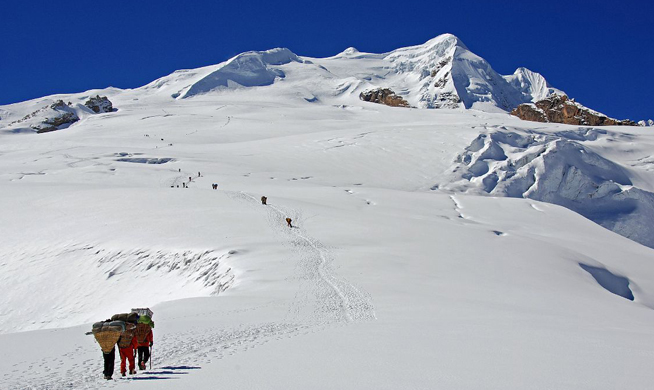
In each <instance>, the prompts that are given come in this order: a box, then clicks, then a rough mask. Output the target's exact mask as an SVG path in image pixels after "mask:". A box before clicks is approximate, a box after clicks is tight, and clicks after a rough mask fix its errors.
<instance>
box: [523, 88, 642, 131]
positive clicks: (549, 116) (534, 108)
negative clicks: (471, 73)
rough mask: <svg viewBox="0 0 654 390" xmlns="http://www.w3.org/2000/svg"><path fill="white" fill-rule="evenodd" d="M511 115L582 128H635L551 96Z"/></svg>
mask: <svg viewBox="0 0 654 390" xmlns="http://www.w3.org/2000/svg"><path fill="white" fill-rule="evenodd" d="M511 115H514V116H517V117H518V118H520V119H523V120H527V121H533V122H546V123H564V124H567V125H582V126H636V125H637V124H636V122H634V121H632V120H629V119H624V120H619V119H614V118H609V117H608V116H606V115H604V114H602V113H599V112H597V111H594V110H591V109H590V108H588V107H585V106H583V105H581V104H579V103H577V102H575V101H574V99H569V98H568V96H566V95H559V94H553V95H551V96H549V97H547V98H545V99H542V100H539V101H537V102H535V103H523V104H520V105H519V106H518V107H516V108H515V109H513V111H511Z"/></svg>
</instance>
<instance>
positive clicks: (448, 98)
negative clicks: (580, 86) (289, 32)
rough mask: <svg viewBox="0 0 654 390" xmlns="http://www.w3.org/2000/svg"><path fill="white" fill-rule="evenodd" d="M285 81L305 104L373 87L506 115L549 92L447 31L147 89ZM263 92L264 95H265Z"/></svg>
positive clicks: (245, 57) (282, 53) (274, 59)
mask: <svg viewBox="0 0 654 390" xmlns="http://www.w3.org/2000/svg"><path fill="white" fill-rule="evenodd" d="M282 80H283V81H284V84H285V85H290V86H291V87H290V88H291V89H293V90H295V92H302V93H305V94H309V95H311V96H312V97H315V98H316V99H313V98H312V97H310V98H309V99H310V100H313V101H318V100H329V99H342V98H347V97H350V98H352V97H354V98H356V97H357V96H359V94H360V93H361V92H364V91H366V90H371V89H390V90H392V91H393V92H394V93H396V94H397V95H399V96H400V97H401V98H402V99H404V100H405V101H407V102H408V103H409V104H410V105H411V106H412V107H417V108H474V109H479V110H483V111H491V112H502V111H507V112H508V111H511V110H512V109H513V108H515V107H517V106H518V105H519V104H521V103H528V102H535V101H537V100H540V99H543V98H545V97H547V96H549V95H550V94H552V93H562V92H561V91H560V90H558V89H555V88H552V87H551V86H550V85H549V84H548V83H547V81H546V80H545V79H544V78H543V76H541V75H540V74H538V73H536V72H532V71H530V70H528V69H526V68H518V70H516V72H515V73H514V74H513V75H508V76H502V75H500V74H498V73H497V72H496V71H495V70H493V68H492V67H491V65H490V64H489V63H488V62H487V61H486V60H484V59H483V58H482V57H480V56H478V55H476V54H474V53H473V52H471V51H470V50H469V49H468V47H467V46H466V45H465V44H464V43H463V42H462V41H461V40H460V39H459V38H458V37H456V36H454V35H452V34H443V35H439V36H437V37H435V38H433V39H430V40H429V41H427V42H425V43H423V44H421V45H416V46H409V47H404V48H399V49H396V50H393V51H390V52H388V53H381V54H375V53H364V52H360V51H359V50H357V49H355V48H353V47H350V48H347V49H346V50H344V51H343V52H341V53H339V54H337V55H335V56H333V57H328V58H309V57H300V56H298V55H296V54H295V53H293V52H291V51H290V50H288V49H285V48H277V49H271V50H267V51H252V52H246V53H242V54H239V55H237V56H235V57H233V58H231V59H230V60H228V61H225V62H223V63H220V64H217V65H213V66H208V67H205V68H199V69H194V70H183V71H177V72H174V73H173V74H171V75H169V76H166V77H163V78H161V79H159V80H156V81H155V82H153V83H151V84H148V85H147V86H145V87H144V88H147V89H154V90H156V91H157V92H160V91H161V90H165V91H166V92H170V90H171V89H172V90H174V91H173V92H172V93H170V94H169V95H170V96H171V97H172V98H175V99H185V98H191V97H195V96H198V95H203V94H207V93H225V92H226V91H229V90H235V89H241V88H252V87H269V86H272V85H274V84H275V83H276V82H280V81H282ZM262 93H265V92H262Z"/></svg>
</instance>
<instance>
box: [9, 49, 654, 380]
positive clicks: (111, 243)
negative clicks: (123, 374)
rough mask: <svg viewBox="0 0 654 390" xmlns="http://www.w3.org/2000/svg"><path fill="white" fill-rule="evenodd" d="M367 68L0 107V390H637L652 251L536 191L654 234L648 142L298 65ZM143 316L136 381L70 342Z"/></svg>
mask: <svg viewBox="0 0 654 390" xmlns="http://www.w3.org/2000/svg"><path fill="white" fill-rule="evenodd" d="M361 55H363V54H360V53H357V52H356V51H355V50H349V51H347V52H344V53H342V54H341V55H339V56H337V57H332V58H331V59H325V60H319V59H310V60H307V59H303V60H302V61H304V62H298V61H290V62H288V63H285V64H283V65H274V64H269V63H266V64H264V68H265V69H275V67H281V68H282V69H281V70H282V71H283V72H284V75H285V77H284V78H283V79H279V78H276V79H275V81H274V82H273V83H272V84H269V85H262V86H250V87H237V88H233V86H232V87H229V83H227V84H228V87H229V88H217V89H213V88H209V89H207V91H209V92H206V93H201V94H196V95H194V96H188V97H187V98H183V96H185V95H184V94H185V93H187V92H188V91H190V86H192V85H196V84H197V83H198V82H199V81H200V80H204V79H206V77H207V76H209V75H210V74H215V72H216V71H218V70H219V69H220V67H219V66H213V67H207V68H203V69H199V70H193V71H187V72H176V73H174V74H173V75H171V76H167V77H166V78H162V79H160V80H158V81H157V82H154V83H151V84H149V85H148V86H145V87H143V88H140V89H135V90H128V91H119V90H108V91H105V92H104V93H105V94H107V95H108V96H109V98H110V99H111V100H112V102H113V103H114V107H116V108H118V111H117V112H113V113H106V114H97V115H89V116H87V117H84V118H82V119H81V120H80V121H79V122H78V123H76V124H74V125H72V126H70V127H69V128H68V129H65V130H61V131H55V132H51V133H45V134H39V135H36V134H33V133H26V132H16V131H13V130H12V129H14V127H12V126H9V125H8V124H7V123H8V122H5V120H6V121H9V122H11V121H13V120H14V119H11V118H16V117H18V118H21V117H23V116H24V115H26V114H27V113H29V112H32V111H33V110H34V107H40V106H45V105H47V103H48V102H51V101H53V99H58V98H64V99H65V100H66V101H69V100H70V101H72V103H73V104H76V103H77V102H79V101H83V100H84V99H85V98H86V97H87V96H89V95H91V94H93V95H94V96H95V94H97V93H98V92H99V93H100V94H103V92H102V91H93V92H89V93H84V94H76V95H66V96H61V97H48V98H44V99H39V100H36V101H31V102H25V103H20V104H16V105H11V106H5V107H2V108H1V109H2V112H3V113H5V114H3V115H0V116H2V121H3V122H1V123H2V126H3V129H6V130H7V131H2V130H0V167H1V168H2V169H1V170H0V211H1V212H2V215H3V222H2V224H1V225H0V240H1V242H2V245H1V246H0V256H1V257H0V258H1V260H0V331H1V332H2V334H0V350H2V351H11V357H10V358H6V359H2V360H0V384H1V386H0V387H2V388H9V389H24V388H32V389H63V388H75V389H77V388H122V387H126V386H129V387H130V388H139V389H141V388H143V389H147V388H157V389H165V388H180V387H188V388H197V389H204V388H206V389H213V388H216V387H225V388H229V389H250V388H266V389H307V388H311V389H334V388H346V389H433V388H457V389H480V388H484V389H525V388H529V389H551V388H576V389H614V388H632V389H648V388H649V387H650V384H651V383H652V381H653V380H654V373H653V372H652V370H651V369H650V366H651V359H652V347H654V330H653V329H652V326H651V324H652V321H653V320H654V310H652V308H654V251H653V250H652V249H651V248H649V247H646V246H643V245H641V244H638V243H636V242H635V241H633V240H630V239H627V238H625V237H622V236H620V235H618V234H616V233H614V232H611V231H610V230H608V229H605V228H603V227H601V226H600V225H598V224H596V223H594V222H592V221H591V220H589V219H586V218H584V217H583V216H581V215H580V214H577V213H575V212H573V211H571V210H570V209H568V208H564V207H561V206H558V205H555V204H550V203H544V202H541V201H539V200H543V201H547V202H554V203H559V204H563V205H564V206H566V207H570V208H572V209H574V207H573V206H575V205H580V209H579V210H578V212H579V213H582V214H584V210H586V208H584V207H591V206H592V204H593V203H592V202H591V200H592V199H593V198H597V197H599V198H600V199H602V202H603V203H602V205H603V207H604V206H606V207H609V208H607V209H606V210H607V211H610V212H611V213H613V214H611V213H608V217H612V218H613V219H610V218H609V219H603V220H598V222H599V223H603V221H609V220H610V221H612V222H611V223H612V224H613V225H612V226H607V227H610V228H613V227H614V226H617V225H618V224H620V223H623V224H624V226H631V227H633V226H637V224H640V225H641V226H642V229H643V231H644V232H651V229H652V226H651V222H648V221H647V220H641V219H639V218H640V216H639V215H640V214H639V212H640V210H642V209H641V208H639V207H646V206H644V205H647V204H648V203H647V200H643V199H648V198H647V197H648V196H649V195H647V194H649V193H651V192H652V191H653V190H654V176H653V169H654V159H653V158H652V155H653V154H654V153H653V151H654V145H653V143H654V137H653V135H652V133H651V131H648V130H647V128H642V127H631V128H621V127H606V128H602V129H601V130H600V129H591V128H586V127H584V128H578V127H573V126H566V125H555V124H540V123H537V124H535V123H530V122H523V121H520V120H518V119H517V118H513V117H510V116H508V115H507V114H501V113H499V114H498V113H487V112H481V111H477V110H466V111H464V110H415V109H402V108H391V107H386V106H382V105H375V104H371V103H365V102H361V101H359V100H358V98H357V97H356V95H355V94H338V93H333V94H331V95H330V94H328V93H327V92H326V91H330V88H332V87H338V85H336V84H330V83H332V81H330V80H331V79H328V78H325V79H321V78H315V77H314V75H315V74H314V73H313V72H314V70H315V71H316V72H323V73H324V74H329V73H339V72H340V73H342V74H345V73H348V72H350V73H351V74H355V73H356V70H355V69H359V68H357V67H353V66H354V65H352V66H350V68H349V69H348V66H349V65H347V63H346V61H349V60H346V59H345V58H346V57H347V58H351V57H355V56H361ZM363 56H364V57H365V55H363ZM338 58H341V60H339V59H338ZM307 61H308V62H311V63H307ZM365 61H368V62H369V63H370V64H374V63H376V61H378V60H377V59H374V58H371V57H366V59H365ZM357 64H358V63H357ZM305 66H310V67H311V68H310V69H311V71H305V69H307V68H305ZM321 67H322V68H321ZM257 69H259V68H257ZM358 83H359V82H355V81H354V79H353V80H352V84H351V88H361V87H362V85H363V84H365V82H361V84H358ZM355 85H356V86H355ZM182 86H186V87H189V88H186V89H184V88H181V87H182ZM344 88H346V87H344ZM347 88H350V87H347ZM347 88H346V89H347ZM320 91H323V92H320ZM175 93H179V95H178V96H177V98H173V97H171V95H173V94H175ZM5 117H6V118H7V119H5ZM556 156H560V158H555V157H556ZM198 173H200V174H201V176H199V175H198ZM493 174H494V176H493ZM189 178H190V179H191V181H190V182H189ZM182 183H189V185H188V187H189V188H182ZM212 183H218V190H212V189H211V184H212ZM529 183H531V184H530V185H528V184H529ZM575 185H576V186H575ZM178 186H179V187H178ZM556 186H559V187H556ZM555 187H556V190H554V189H555ZM489 193H490V195H491V196H487V195H488V194H489ZM620 194H622V195H620ZM633 194H646V195H643V197H642V198H639V199H638V200H636V201H632V200H630V199H632V198H633V197H632V195H633ZM262 195H266V196H268V203H269V204H268V206H263V205H261V204H260V201H259V198H260V196H262ZM591 195H592V196H591ZM621 196H622V198H620V197H621ZM633 196H635V195H633ZM639 196H640V195H639ZM557 200H561V201H560V202H557ZM616 202H617V203H616ZM625 202H626V203H629V204H630V205H634V204H635V205H638V207H636V209H635V210H631V212H630V213H624V212H622V211H623V209H622V208H621V205H623V204H625ZM639 202H640V203H639ZM595 211H599V210H595ZM584 215H586V214H584ZM629 216H631V218H632V219H631V220H630V219H629V218H630V217H629ZM286 217H290V218H292V219H293V224H294V225H295V226H296V227H295V228H293V229H290V228H288V227H287V226H286V224H285V222H284V218H286ZM587 217H588V218H594V215H587ZM629 221H631V222H629ZM633 221H636V222H635V223H636V225H634V224H633V223H634V222H633ZM650 221H651V220H650ZM629 223H631V225H630V224H629ZM605 226H606V224H605ZM621 226H622V225H621ZM616 230H618V231H619V232H620V233H622V234H624V235H626V236H629V235H630V234H632V233H633V234H636V233H637V229H632V230H628V231H627V230H624V231H620V229H616ZM632 238H634V239H638V237H632ZM138 306H150V307H152V308H153V309H154V311H155V316H154V320H155V322H156V328H155V345H154V359H153V360H154V362H153V367H152V370H147V371H146V372H141V373H139V374H138V375H136V376H134V377H132V378H131V379H119V378H118V377H119V375H118V374H117V375H115V378H118V379H116V380H113V381H108V382H107V381H104V380H102V379H101V371H102V369H101V365H102V359H101V353H100V349H99V347H98V346H97V344H96V343H95V341H94V340H93V338H92V337H91V336H85V335H84V332H86V331H88V330H90V326H91V323H92V322H94V321H96V320H102V319H105V318H107V317H109V316H110V315H112V314H114V313H116V312H121V311H128V310H129V309H130V308H132V307H138ZM35 351H38V352H35Z"/></svg>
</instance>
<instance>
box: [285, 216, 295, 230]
mask: <svg viewBox="0 0 654 390" xmlns="http://www.w3.org/2000/svg"><path fill="white" fill-rule="evenodd" d="M291 221H292V219H290V218H286V223H287V224H288V227H290V228H292V227H293V225H292V224H291Z"/></svg>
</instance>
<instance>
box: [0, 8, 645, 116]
mask: <svg viewBox="0 0 654 390" xmlns="http://www.w3.org/2000/svg"><path fill="white" fill-rule="evenodd" d="M551 3H554V4H546V3H544V2H528V1H508V0H507V1H495V2H493V1H471V0H458V1H386V0H378V1H374V2H373V1H367V2H354V1H340V0H332V1H329V2H320V3H319V2H313V1H277V2H273V1H270V0H269V1H258V0H250V1H246V2H229V1H220V0H215V1H167V0H166V1H151V0H136V1H135V0H114V1H112V2H108V3H100V2H81V1H60V2H56V1H32V2H14V1H11V2H5V3H4V4H3V9H2V16H0V34H1V36H2V43H3V44H2V46H1V47H0V104H9V103H13V102H17V101H22V100H27V99H31V98H36V97H40V96H45V95H49V94H53V93H67V92H80V91H84V90H87V89H91V88H104V87H107V86H114V87H120V88H133V87H138V86H141V85H144V84H146V83H148V82H150V81H152V80H154V79H156V78H158V77H161V76H164V75H166V74H169V73H171V72H172V71H174V70H176V69H184V68H195V67H200V66H204V65H210V64H215V63H219V62H222V61H224V60H226V59H228V58H229V57H231V56H233V55H236V54H238V53H241V52H244V51H248V50H265V49H270V48H273V47H288V48H289V49H291V50H292V51H293V52H295V53H296V54H298V55H300V56H303V55H304V56H311V57H325V56H330V55H334V54H336V53H338V52H340V51H342V50H343V49H345V48H347V47H349V46H354V47H356V48H357V49H359V50H361V51H367V52H386V51H390V50H393V49H396V48H398V47H402V46H409V45H415V44H420V43H423V42H425V41H427V40H429V39H431V38H433V37H435V36H437V35H439V34H442V33H446V32H449V33H452V34H455V35H457V36H458V37H459V38H461V40H462V41H463V42H464V43H465V44H466V45H467V46H468V48H470V50H472V51H473V52H474V53H476V54H478V55H480V56H482V57H484V58H485V59H486V60H488V61H489V62H490V64H491V65H492V66H493V68H494V69H495V70H496V71H498V72H499V73H501V74H509V73H513V71H514V70H515V68H517V67H519V66H525V67H527V68H529V69H531V70H534V71H537V72H539V73H542V74H543V75H544V76H545V77H546V78H547V80H548V81H549V82H550V83H551V84H552V85H553V86H555V87H557V88H560V89H562V90H564V91H566V92H567V93H568V94H569V95H570V96H571V97H574V98H576V99H577V101H579V102H581V103H582V104H585V105H587V106H589V107H591V108H594V109H596V110H598V111H601V112H604V113H605V114H607V115H609V116H613V117H618V118H631V119H636V120H637V119H645V118H654V100H653V99H652V96H651V94H652V93H654V19H653V18H654V5H652V2H650V1H648V0H640V1H634V0H623V1H620V2H618V1H578V0H569V1H565V2H551Z"/></svg>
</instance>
